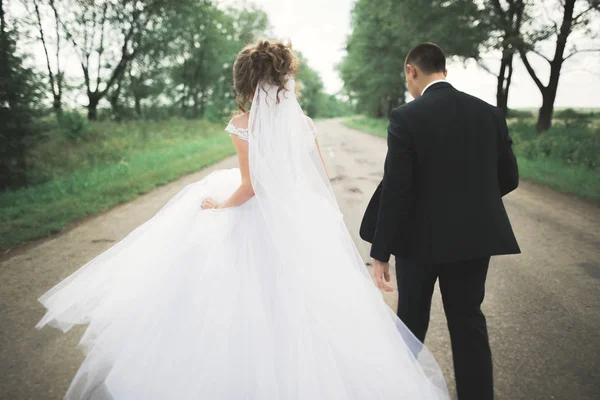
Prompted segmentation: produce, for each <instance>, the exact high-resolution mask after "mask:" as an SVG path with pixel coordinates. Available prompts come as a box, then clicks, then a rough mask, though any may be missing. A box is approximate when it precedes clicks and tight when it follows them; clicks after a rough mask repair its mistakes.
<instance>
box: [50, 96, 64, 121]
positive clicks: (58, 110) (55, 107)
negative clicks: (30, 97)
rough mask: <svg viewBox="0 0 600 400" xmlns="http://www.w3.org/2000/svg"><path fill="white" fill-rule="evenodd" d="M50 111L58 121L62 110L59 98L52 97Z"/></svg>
mask: <svg viewBox="0 0 600 400" xmlns="http://www.w3.org/2000/svg"><path fill="white" fill-rule="evenodd" d="M52 110H53V111H54V115H56V119H57V120H60V117H61V116H62V112H63V109H62V99H61V98H60V96H59V95H56V96H54V99H53V100H52Z"/></svg>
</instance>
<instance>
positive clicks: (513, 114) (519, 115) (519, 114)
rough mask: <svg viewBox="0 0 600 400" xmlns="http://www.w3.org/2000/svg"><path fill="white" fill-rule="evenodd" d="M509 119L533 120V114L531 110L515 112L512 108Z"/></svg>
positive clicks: (509, 111)
mask: <svg viewBox="0 0 600 400" xmlns="http://www.w3.org/2000/svg"><path fill="white" fill-rule="evenodd" d="M508 118H517V119H527V118H533V113H532V112H531V111H529V110H515V109H514V108H510V109H509V110H508Z"/></svg>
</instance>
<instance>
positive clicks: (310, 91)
mask: <svg viewBox="0 0 600 400" xmlns="http://www.w3.org/2000/svg"><path fill="white" fill-rule="evenodd" d="M296 55H297V57H298V60H299V61H300V66H299V68H298V74H297V77H296V80H297V81H298V84H299V85H298V86H299V89H300V96H299V98H298V100H299V102H300V105H301V106H302V109H303V110H304V112H306V114H307V115H308V116H309V117H313V118H314V117H316V116H317V114H318V113H319V108H320V106H321V105H322V104H321V96H323V81H322V80H321V77H320V76H319V74H318V73H317V72H316V71H315V70H314V69H312V68H311V67H310V66H309V65H308V62H307V60H306V58H305V57H304V56H303V55H302V53H300V52H296Z"/></svg>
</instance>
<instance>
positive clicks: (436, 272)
mask: <svg viewBox="0 0 600 400" xmlns="http://www.w3.org/2000/svg"><path fill="white" fill-rule="evenodd" d="M489 262H490V257H482V258H476V259H472V260H466V261H459V262H452V263H444V264H437V265H423V264H420V263H415V262H411V261H408V260H402V259H400V258H398V257H396V275H397V280H398V317H399V318H400V319H401V320H402V321H403V322H404V324H406V326H407V327H408V328H409V329H410V330H411V331H412V332H413V334H414V335H415V336H416V337H417V338H418V339H419V340H421V341H425V335H426V333H427V328H428V326H429V314H430V310H431V298H432V296H433V290H434V286H435V282H436V280H437V279H439V282H440V283H439V284H440V291H441V294H442V301H443V304H444V311H445V313H446V321H447V323H448V329H449V331H450V339H451V342H452V357H453V361H454V373H455V378H456V389H457V393H458V398H459V400H488V399H489V400H491V399H493V397H494V389H493V378H492V353H491V351H490V345H489V340H488V333H487V325H486V320H485V316H484V315H483V312H482V311H481V304H482V302H483V298H484V296H485V281H486V276H487V271H488V265H489Z"/></svg>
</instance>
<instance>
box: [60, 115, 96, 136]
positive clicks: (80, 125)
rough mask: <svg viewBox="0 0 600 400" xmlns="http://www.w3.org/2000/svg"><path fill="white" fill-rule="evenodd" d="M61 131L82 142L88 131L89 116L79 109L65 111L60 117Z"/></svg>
mask: <svg viewBox="0 0 600 400" xmlns="http://www.w3.org/2000/svg"><path fill="white" fill-rule="evenodd" d="M59 125H60V131H61V133H62V134H63V136H64V137H65V138H67V139H68V140H70V141H72V142H80V141H82V140H83V139H84V137H85V135H86V133H87V132H88V129H89V126H88V121H87V118H86V117H85V116H84V115H83V114H81V113H79V112H78V111H63V112H62V114H61V115H60V117H59Z"/></svg>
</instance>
